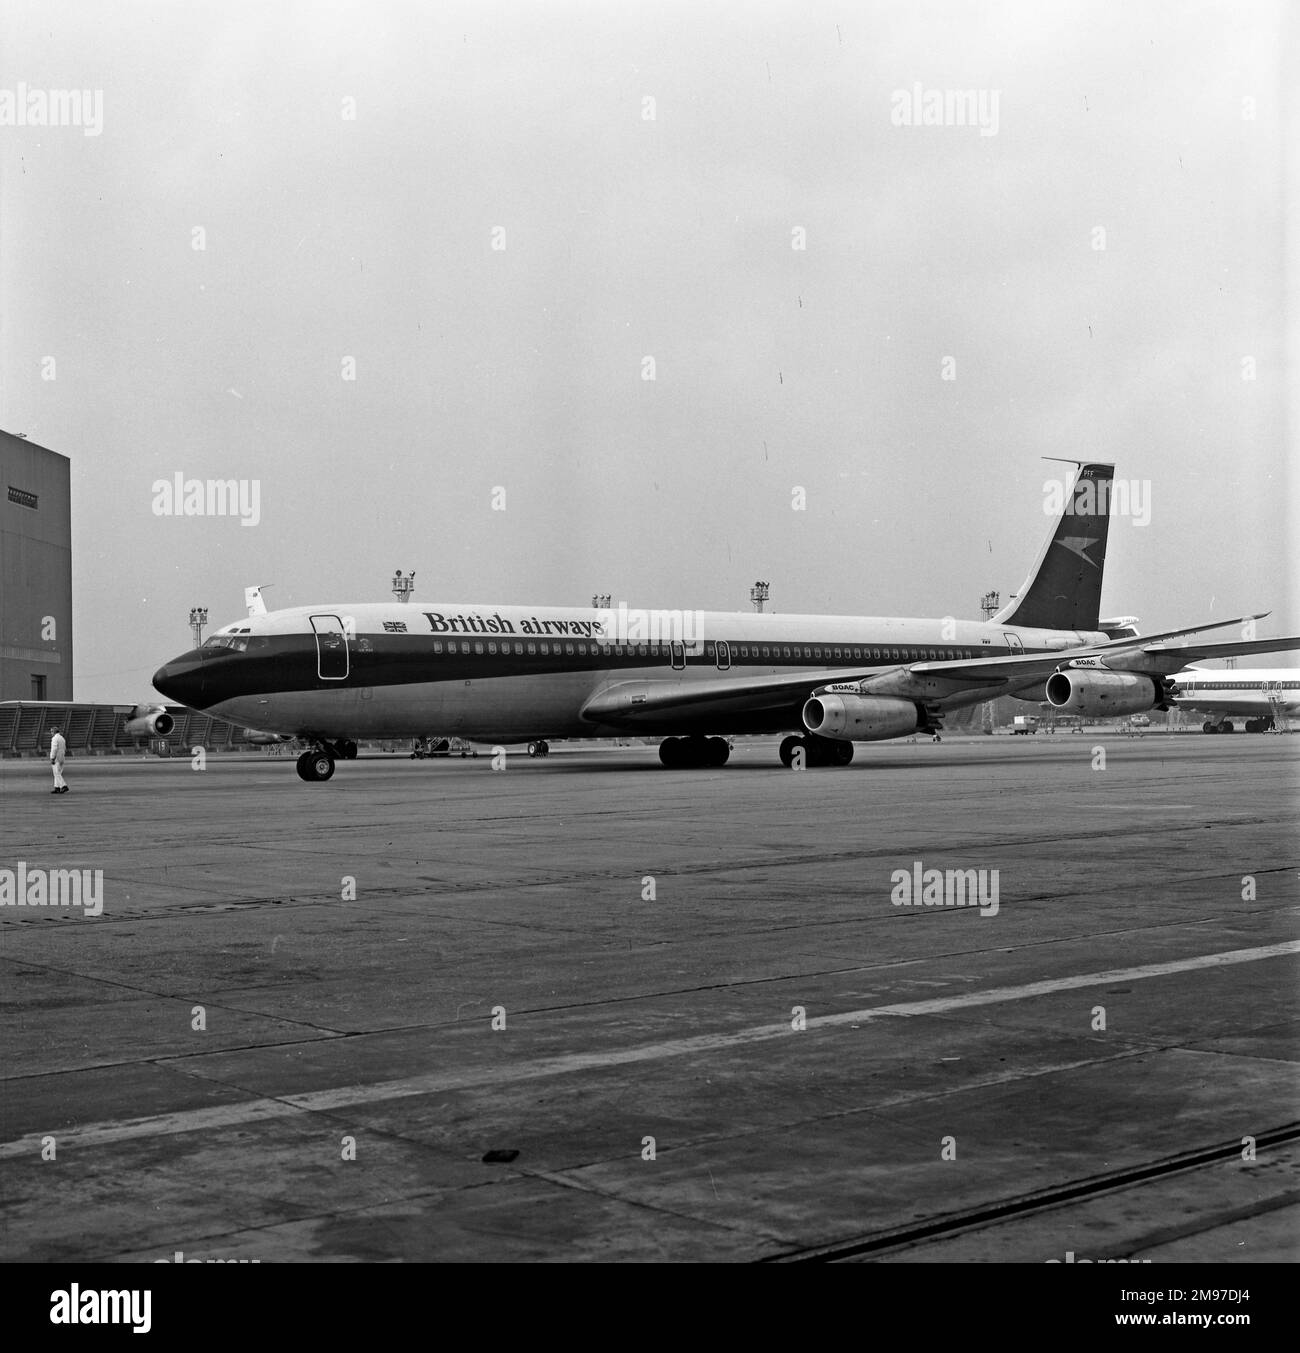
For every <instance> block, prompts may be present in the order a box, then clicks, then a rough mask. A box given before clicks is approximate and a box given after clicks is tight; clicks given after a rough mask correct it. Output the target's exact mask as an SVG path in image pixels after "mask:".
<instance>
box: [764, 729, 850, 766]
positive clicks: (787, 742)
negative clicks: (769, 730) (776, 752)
mask: <svg viewBox="0 0 1300 1353" xmlns="http://www.w3.org/2000/svg"><path fill="white" fill-rule="evenodd" d="M850 745H852V744H850ZM802 746H803V739H802V738H796V737H794V736H793V735H791V736H790V737H788V738H782V739H781V751H780V757H781V764H782V765H783V766H784V767H785V768H786V770H789V769H790V767H791V766H793V765H794V753H795V748H796V747H802Z"/></svg>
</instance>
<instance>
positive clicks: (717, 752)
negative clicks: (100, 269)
mask: <svg viewBox="0 0 1300 1353" xmlns="http://www.w3.org/2000/svg"><path fill="white" fill-rule="evenodd" d="M730 755H731V748H730V747H729V746H728V745H727V740H726V738H710V739H709V740H708V743H707V744H706V746H705V752H704V764H705V765H707V766H725V765H726V764H727V758H728V757H729V756H730Z"/></svg>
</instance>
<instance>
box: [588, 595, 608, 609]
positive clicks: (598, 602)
mask: <svg viewBox="0 0 1300 1353" xmlns="http://www.w3.org/2000/svg"><path fill="white" fill-rule="evenodd" d="M611 595H612V593H609V592H598V593H596V594H595V595H593V596H592V598H591V609H592V610H593V611H608V610H609V599H610V597H611Z"/></svg>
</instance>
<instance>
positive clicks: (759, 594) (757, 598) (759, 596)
mask: <svg viewBox="0 0 1300 1353" xmlns="http://www.w3.org/2000/svg"><path fill="white" fill-rule="evenodd" d="M771 590H772V585H771V584H770V583H764V582H757V583H755V584H754V585H753V587H751V588H750V589H749V599H750V601H752V602H753V603H754V609H755V610H756V611H758V612H759V613H760V614H761V613H762V610H763V603H764V602H765V601H766V600H767V598H768V593H769V592H771Z"/></svg>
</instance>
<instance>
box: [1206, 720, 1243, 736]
mask: <svg viewBox="0 0 1300 1353" xmlns="http://www.w3.org/2000/svg"><path fill="white" fill-rule="evenodd" d="M1247 727H1249V725H1247ZM1236 731H1237V730H1236V728H1234V727H1233V723H1232V720H1231V719H1220V720H1219V722H1218V723H1215V722H1214V721H1213V720H1212V719H1206V721H1205V722H1204V723H1203V724H1202V725H1201V732H1202V733H1235V732H1236Z"/></svg>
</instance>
